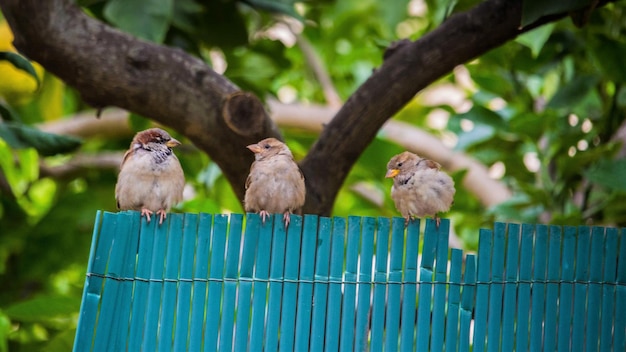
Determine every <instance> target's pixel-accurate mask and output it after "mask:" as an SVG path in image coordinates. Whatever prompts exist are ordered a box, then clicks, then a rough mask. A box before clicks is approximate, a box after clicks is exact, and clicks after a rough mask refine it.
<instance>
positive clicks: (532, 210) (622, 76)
mask: <svg viewBox="0 0 626 352" xmlns="http://www.w3.org/2000/svg"><path fill="white" fill-rule="evenodd" d="M78 3H79V4H80V5H81V6H83V8H84V10H85V11H86V12H88V13H89V14H90V15H92V16H94V17H96V18H99V19H101V20H103V21H105V22H108V23H109V24H110V25H112V26H115V27H118V28H121V29H123V30H126V31H128V32H130V33H132V34H134V35H136V36H138V37H141V38H144V39H148V40H152V41H155V42H158V43H163V44H166V45H169V46H175V47H180V48H182V49H184V50H185V51H187V52H189V53H191V54H193V55H196V56H198V57H200V58H202V59H203V60H205V61H206V62H207V64H209V65H211V66H212V67H213V68H214V69H215V70H216V71H218V72H220V73H222V72H223V74H224V75H225V76H226V77H227V78H228V79H230V80H232V81H233V82H235V83H236V84H237V85H238V86H239V87H241V88H242V89H244V90H248V91H252V92H254V93H255V94H257V95H258V96H259V97H260V98H261V99H263V100H264V101H266V102H268V103H269V102H274V103H275V104H278V105H281V104H283V105H284V104H298V106H301V107H302V109H303V111H305V112H306V111H307V110H306V108H307V107H311V106H313V107H315V106H326V107H331V108H336V107H337V106H338V105H339V104H340V103H341V101H345V100H346V99H347V98H348V97H349V96H350V94H352V93H353V92H354V91H355V90H356V88H357V87H359V85H360V84H361V83H363V82H364V81H365V80H366V79H367V78H368V77H369V76H370V75H371V74H372V70H374V69H375V68H376V67H377V66H379V65H380V64H381V63H382V54H383V52H384V49H385V47H386V46H387V45H389V44H390V43H391V42H393V41H395V40H398V39H400V38H409V39H411V40H416V39H419V38H420V37H421V36H423V35H424V34H425V33H427V32H429V31H431V30H433V29H434V28H436V27H437V26H438V25H439V24H441V23H442V21H444V20H445V19H446V18H447V17H448V16H449V15H451V14H452V13H454V12H459V11H465V10H467V9H469V8H472V7H473V6H475V5H477V4H478V3H480V1H476V0H469V1H467V0H460V1H441V0H410V1H409V0H385V1H382V0H379V1H376V0H336V1H333V0H324V1H310V2H295V1H292V0H282V1H279V0H273V1H261V0H239V1H200V0H152V1H144V2H141V1H123V0H82V1H78ZM528 3H531V4H532V3H540V2H533V1H528ZM538 6H539V7H541V6H540V5H538ZM146 9H152V11H147V10H146ZM155 9H156V11H155ZM624 9H625V5H624V3H623V2H619V3H613V4H608V5H606V6H604V7H601V8H599V9H596V10H595V11H593V12H591V14H590V16H589V18H588V19H587V20H586V21H584V22H583V23H581V22H580V21H573V20H572V19H571V18H565V19H562V20H559V21H557V22H553V23H550V24H547V25H544V26H542V27H539V28H537V29H535V30H533V31H531V32H528V33H526V34H524V35H522V36H520V37H518V38H517V39H516V40H514V41H511V42H509V43H507V44H505V45H503V46H501V47H499V48H497V49H495V50H492V51H490V52H489V53H487V54H486V55H483V56H481V57H480V58H477V59H476V60H473V61H472V62H469V63H466V64H465V65H462V66H459V67H457V69H455V71H454V72H453V73H451V74H450V75H448V76H446V77H444V78H442V79H441V80H440V81H438V82H436V83H435V84H433V85H431V86H430V87H428V89H426V90H425V91H424V92H422V93H421V94H419V95H417V96H416V97H415V98H414V99H413V101H411V102H410V103H409V104H408V105H407V106H406V107H405V108H404V109H403V110H402V111H401V112H399V113H398V114H397V115H396V116H395V117H394V119H395V120H398V121H403V122H405V123H408V124H410V125H412V126H414V127H415V128H417V129H419V130H420V131H425V132H427V133H429V134H431V135H432V136H434V137H436V140H437V141H441V143H440V144H432V145H430V146H423V148H426V149H427V148H435V149H436V148H439V149H441V148H445V152H446V153H453V154H451V155H453V156H463V157H470V158H472V160H474V161H475V162H476V164H477V165H479V166H480V167H483V168H485V169H486V170H487V173H488V175H489V177H490V178H489V179H485V180H484V181H485V182H494V183H496V184H498V185H500V186H501V187H502V189H505V190H507V193H506V195H505V196H504V197H503V198H504V199H505V201H504V202H501V203H499V204H487V203H488V202H485V201H484V200H482V198H481V197H479V196H478V195H477V194H475V193H472V192H471V191H470V190H468V189H467V188H466V187H463V186H462V180H463V177H464V176H465V175H466V172H467V170H463V169H461V170H456V171H454V172H453V176H454V178H455V181H456V183H457V194H456V198H455V204H454V206H453V208H452V210H451V211H450V212H449V213H448V214H445V215H444V217H449V218H451V220H452V225H453V230H454V233H455V242H454V243H455V245H456V246H459V247H463V248H465V249H467V250H473V249H475V248H476V245H477V241H478V237H477V236H478V229H479V228H480V227H491V226H492V223H493V222H494V221H513V222H531V223H534V222H542V223H553V224H569V225H581V224H594V225H607V226H624V225H625V224H626V202H624V201H623V200H624V194H625V191H626V177H624V175H626V160H624V159H623V157H624V155H625V154H626V151H625V150H624V149H623V146H622V144H623V140H624V138H626V129H625V127H624V118H625V111H626V88H625V86H624V84H625V83H626V66H625V65H624V64H623V63H624V57H626V42H625V41H624V38H626V36H624V34H625V30H626V18H625V17H624V16H623V12H624ZM574 22H576V23H574ZM138 23H139V24H140V25H138ZM11 41H12V35H11V32H10V28H9V27H8V24H7V23H6V22H5V21H4V20H3V19H2V17H1V14H0V51H3V52H6V51H9V52H10V51H14V49H13V47H12V45H11ZM306 49H312V53H313V55H311V54H310V53H311V52H309V51H307V50H306ZM311 60H313V61H315V60H317V62H319V63H321V64H322V67H323V70H324V71H325V72H324V73H325V74H326V75H328V77H330V80H331V84H330V85H329V86H326V87H324V86H323V85H322V84H320V80H319V75H316V74H315V73H314V72H313V70H312V68H311V67H312V65H311ZM33 67H34V68H33V70H34V73H35V74H36V75H37V77H38V78H39V80H40V81H41V83H40V84H39V85H38V83H37V81H36V80H35V79H34V78H33V77H32V75H31V74H29V73H27V72H26V71H24V70H23V69H18V68H16V67H15V66H14V65H12V64H11V63H10V62H9V61H8V60H2V61H0V113H1V115H2V122H0V192H1V193H0V352H1V351H7V350H9V349H10V350H11V351H34V350H47V351H67V350H70V349H71V346H72V343H73V338H74V333H75V330H74V329H75V327H76V322H77V315H78V310H79V306H80V297H81V293H82V285H83V283H84V275H85V269H86V263H87V257H88V252H89V246H90V241H91V231H92V228H93V221H94V218H95V213H96V210H98V209H102V210H107V211H115V210H116V209H115V200H114V187H115V182H116V175H117V171H118V170H117V165H118V164H119V161H120V160H121V155H122V153H123V152H124V150H125V149H126V148H127V147H128V144H129V142H130V140H131V138H132V135H133V133H134V132H135V131H138V130H142V129H144V128H146V127H148V126H149V125H150V121H149V120H148V119H146V118H144V117H141V116H136V115H132V114H131V115H130V116H129V117H128V118H127V119H126V118H125V119H126V120H127V121H128V123H127V124H126V125H124V126H122V127H121V128H119V131H118V132H117V133H113V134H111V133H103V134H95V135H93V136H89V137H85V138H82V139H81V140H76V139H74V138H68V137H56V136H53V135H52V136H51V135H48V134H42V133H40V130H54V129H51V126H59V124H60V123H63V122H64V121H68V119H70V118H72V117H74V116H76V115H77V114H81V113H86V114H87V116H90V117H92V118H93V119H95V112H94V111H93V110H92V109H91V108H90V107H89V106H88V105H86V104H85V103H84V102H82V101H81V100H80V97H79V95H78V94H77V92H76V91H74V90H73V89H72V88H69V87H67V86H65V85H64V83H63V82H62V81H60V80H59V79H57V78H55V77H54V76H52V75H51V74H49V73H46V72H45V71H44V69H43V68H42V67H40V66H39V65H37V64H36V63H33ZM329 91H330V92H329ZM335 93H336V95H333V94H335ZM278 105H276V106H278ZM270 114H271V112H270ZM105 115H106V110H105ZM124 116H125V115H124ZM105 117H106V116H105ZM303 118H304V119H306V116H305V117H300V119H303ZM278 122H279V126H281V129H282V131H283V133H284V135H285V139H286V142H287V144H288V145H289V146H290V148H291V149H292V151H293V152H294V155H295V157H296V159H302V158H303V157H304V155H306V153H307V150H308V149H309V147H310V145H311V144H312V143H313V142H314V141H315V139H316V137H317V134H318V131H315V130H311V129H310V128H306V126H304V124H302V125H299V124H298V123H295V124H294V123H281V121H280V120H279V121H278ZM288 126H291V127H288ZM294 126H295V127H294ZM55 131H61V132H63V129H62V128H61V129H60V130H55ZM65 132H67V131H65ZM175 137H177V138H181V139H182V140H183V143H185V140H184V137H183V136H180V135H175ZM416 143H418V144H419V141H416ZM402 150H403V147H401V146H400V145H399V144H398V143H397V141H396V140H395V139H394V136H393V135H391V136H390V135H387V134H384V133H381V134H379V136H378V138H377V139H376V140H375V141H374V142H373V143H372V144H371V145H370V146H369V147H368V149H367V150H366V151H365V152H364V153H363V155H362V157H361V158H360V159H359V161H358V163H357V164H356V165H355V167H354V168H353V169H352V171H351V173H350V175H349V177H348V179H347V181H346V183H345V184H344V186H343V188H342V190H341V192H340V194H339V197H338V198H337V200H336V203H335V207H334V210H333V215H336V216H347V215H362V216H397V215H398V213H397V212H396V210H395V208H394V206H393V203H392V201H391V199H390V197H389V188H390V187H391V181H390V180H385V179H384V174H385V166H386V163H387V161H388V160H389V158H390V157H391V156H392V155H394V154H396V153H399V152H401V151H402ZM176 153H177V155H178V156H179V158H180V159H181V163H182V165H183V168H184V170H185V173H186V179H187V189H186V192H185V201H184V202H183V203H182V204H180V205H179V206H178V207H177V208H176V209H175V211H180V212H208V213H223V212H242V211H243V209H242V207H241V205H240V203H239V200H238V199H236V198H235V196H234V194H233V192H232V190H231V188H230V186H229V185H228V183H227V182H226V180H225V179H224V177H223V176H222V175H221V172H220V170H219V168H218V167H217V166H216V165H215V164H214V163H212V162H211V159H210V157H209V156H207V155H205V154H203V153H201V152H199V151H198V150H197V149H196V148H194V147H193V145H191V144H190V143H189V142H187V143H186V144H185V145H184V146H182V147H180V148H179V149H177V150H176ZM494 192H495V191H494Z"/></svg>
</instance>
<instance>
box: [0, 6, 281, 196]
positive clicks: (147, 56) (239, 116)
mask: <svg viewBox="0 0 626 352" xmlns="http://www.w3.org/2000/svg"><path fill="white" fill-rule="evenodd" d="M0 8H1V9H2V12H3V14H4V16H5V18H6V19H7V21H8V22H9V25H10V26H11V28H12V30H13V32H14V35H15V41H14V45H15V47H16V48H17V49H18V50H19V51H20V52H22V53H23V54H25V55H26V56H28V57H29V58H30V59H32V60H35V61H37V62H39V63H40V64H42V65H43V66H44V67H45V68H46V69H47V70H48V71H50V72H52V73H54V74H55V75H57V76H58V77H60V78H61V79H63V80H64V81H65V82H66V83H68V84H69V85H70V86H72V87H74V88H76V89H77V90H78V91H79V92H80V93H81V95H82V96H83V98H84V100H85V101H86V102H88V103H89V104H91V105H93V106H94V107H97V108H99V107H105V106H109V105H114V106H119V107H122V108H125V109H127V110H130V111H133V112H136V113H138V114H141V115H144V116H147V117H150V118H151V119H154V120H155V121H157V122H159V123H161V124H163V125H166V126H169V127H171V128H173V129H175V130H177V131H178V132H180V133H182V134H184V135H185V136H187V137H188V138H189V139H190V140H191V141H192V142H193V143H194V144H196V146H198V148H200V149H202V150H203V151H205V152H206V153H208V154H209V155H210V156H211V158H212V159H213V160H214V161H215V162H217V163H218V165H219V166H220V167H221V168H222V170H223V172H224V174H225V175H226V177H227V178H228V180H229V181H230V182H231V184H232V185H233V189H234V190H235V192H236V193H237V195H238V196H239V197H240V198H241V199H243V192H244V188H243V184H244V182H245V179H246V176H247V173H248V170H249V168H250V163H251V162H252V160H253V155H252V153H250V152H249V151H248V150H247V149H246V148H245V146H246V145H247V144H250V143H253V142H257V141H259V140H260V139H262V138H265V137H267V136H274V137H280V136H279V132H278V130H277V129H276V127H275V126H274V124H273V123H272V121H271V120H270V119H269V118H268V117H267V114H266V113H265V110H264V109H263V106H262V104H261V103H260V101H259V100H258V99H257V98H256V97H255V96H253V95H251V94H248V93H244V92H241V91H240V90H239V89H238V88H237V87H236V86H235V85H234V84H233V83H231V82H230V81H228V80H227V79H225V78H224V77H223V76H221V75H219V74H217V73H215V72H214V71H213V70H212V69H211V68H209V67H208V66H207V65H206V64H205V63H204V62H202V61H201V60H199V59H197V58H195V57H192V56H191V55H188V54H186V53H184V52H183V51H181V50H178V49H174V48H168V47H164V46H160V45H156V44H153V43H148V42H144V41H141V40H138V39H136V38H133V37H132V36H130V35H128V34H125V33H122V32H120V31H118V30H115V29H113V28H111V27H109V26H107V25H105V24H103V23H101V22H99V21H97V20H96V19H93V18H91V17H89V16H88V15H86V14H85V13H84V12H83V11H82V10H81V9H80V8H78V7H77V6H76V5H75V4H74V2H73V1H71V0H47V1H39V0H1V1H0Z"/></svg>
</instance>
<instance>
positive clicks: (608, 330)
mask: <svg viewBox="0 0 626 352" xmlns="http://www.w3.org/2000/svg"><path fill="white" fill-rule="evenodd" d="M616 270H617V229H615V228H607V229H606V237H605V241H604V273H603V275H602V282H603V283H606V285H603V286H602V320H601V324H600V351H609V350H611V349H612V346H613V327H614V326H615V323H614V320H613V319H614V315H615V314H624V312H623V311H622V312H619V313H616V312H615V286H613V285H612V284H611V283H613V282H615V274H616Z"/></svg>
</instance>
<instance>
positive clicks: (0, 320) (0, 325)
mask: <svg viewBox="0 0 626 352" xmlns="http://www.w3.org/2000/svg"><path fill="white" fill-rule="evenodd" d="M10 332H11V320H10V319H9V317H7V316H6V315H5V314H4V312H3V311H2V310H0V352H8V351H9V333H10Z"/></svg>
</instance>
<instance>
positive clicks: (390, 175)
mask: <svg viewBox="0 0 626 352" xmlns="http://www.w3.org/2000/svg"><path fill="white" fill-rule="evenodd" d="M399 173H400V170H398V169H389V171H387V174H386V175H385V178H394V177H396V176H397V175H398V174H399Z"/></svg>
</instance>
